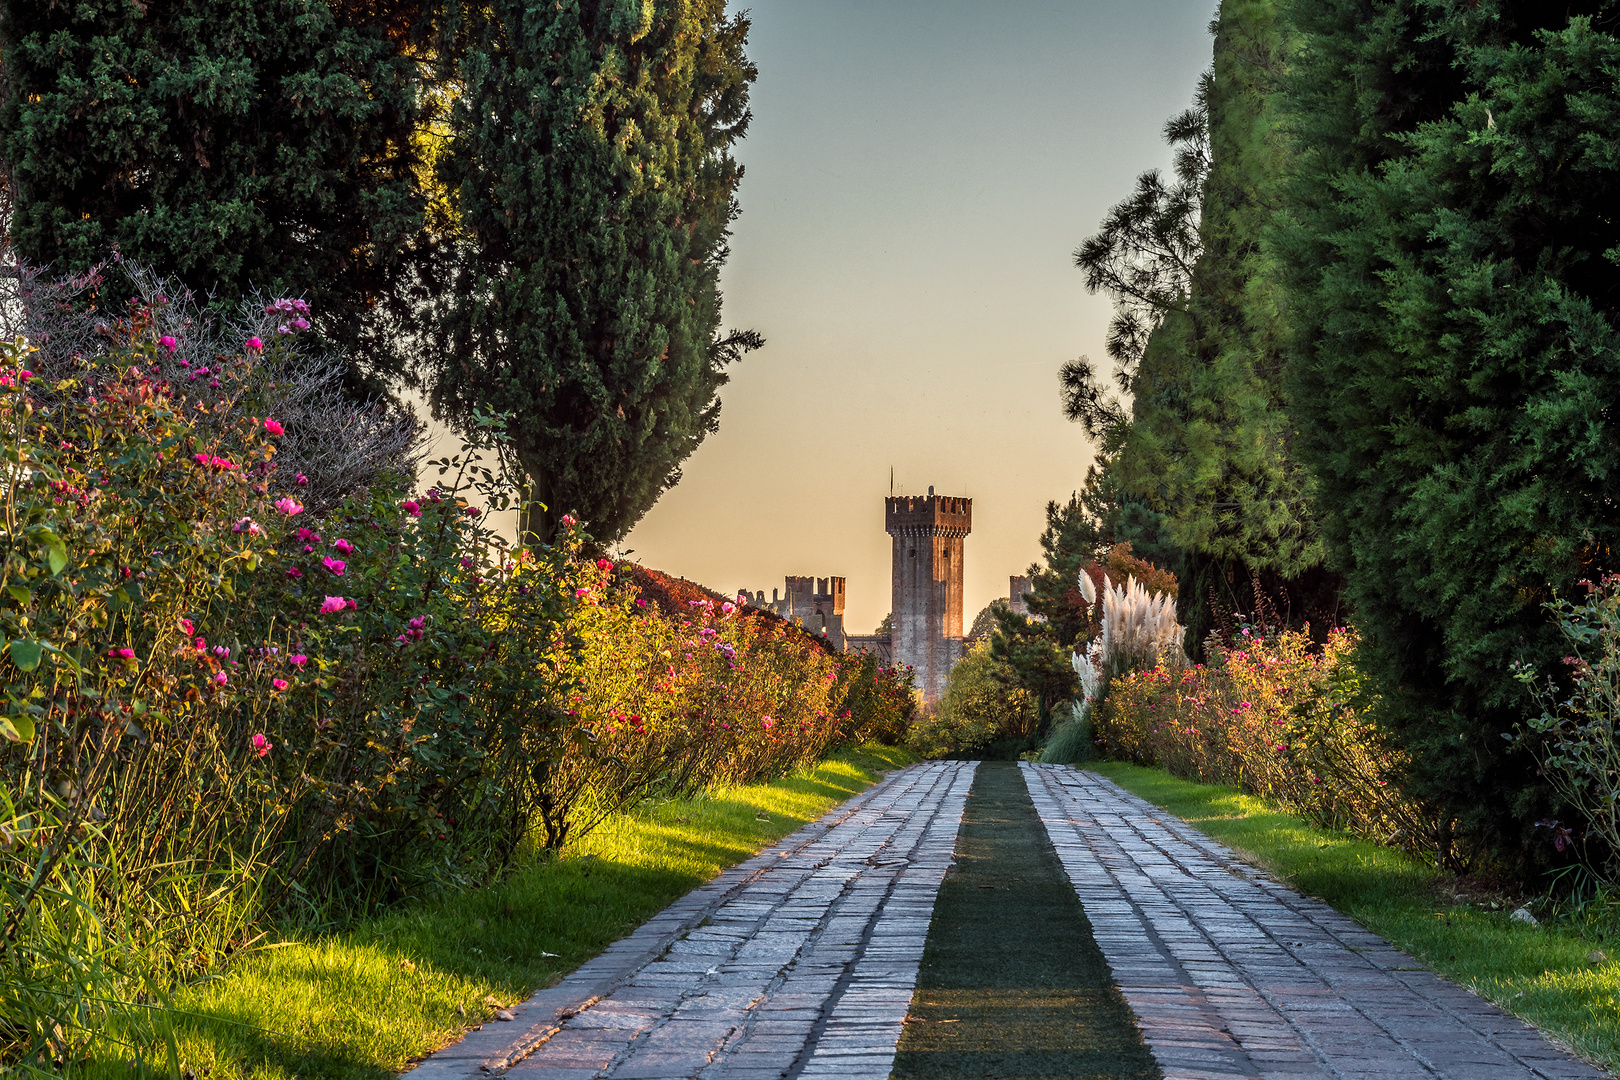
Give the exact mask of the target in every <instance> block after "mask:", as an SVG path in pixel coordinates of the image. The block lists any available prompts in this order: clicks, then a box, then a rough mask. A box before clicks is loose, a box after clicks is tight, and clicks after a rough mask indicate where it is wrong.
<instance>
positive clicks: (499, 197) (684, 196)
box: [429, 0, 762, 541]
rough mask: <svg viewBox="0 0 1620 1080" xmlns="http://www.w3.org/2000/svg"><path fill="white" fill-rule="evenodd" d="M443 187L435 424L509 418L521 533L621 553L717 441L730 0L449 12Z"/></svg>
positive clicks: (732, 44)
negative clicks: (451, 226)
mask: <svg viewBox="0 0 1620 1080" xmlns="http://www.w3.org/2000/svg"><path fill="white" fill-rule="evenodd" d="M449 25H451V26H454V27H458V28H459V30H458V33H459V34H460V38H459V39H458V41H457V43H456V44H455V45H454V46H453V47H446V48H445V50H444V54H445V56H447V57H453V58H454V60H455V70H454V71H453V73H451V75H450V76H448V77H452V78H454V79H455V80H456V81H457V82H458V84H459V87H460V90H459V93H458V94H457V96H456V99H455V102H454V104H453V106H452V108H451V113H450V137H449V141H448V143H447V144H446V147H445V149H444V152H443V154H442V156H441V157H440V158H439V159H438V162H437V169H438V175H439V177H440V178H441V180H442V182H443V183H444V184H445V186H446V188H447V190H448V197H449V200H450V204H451V207H452V209H453V212H454V214H455V217H456V220H457V224H458V228H459V230H460V231H461V242H460V243H459V245H458V249H457V254H456V256H455V266H454V269H453V275H452V277H453V282H452V286H451V287H450V288H448V289H446V290H445V291H444V292H443V294H442V298H443V299H442V302H441V304H440V305H439V310H438V311H437V312H436V317H435V325H436V326H437V328H438V330H439V331H440V333H439V335H438V338H437V344H436V346H435V348H436V349H437V351H436V352H434V353H433V354H432V356H431V357H430V368H431V371H430V372H429V381H430V384H431V387H430V389H431V400H432V402H433V408H434V411H435V413H436V414H437V415H440V416H442V417H444V418H446V419H447V420H450V421H451V422H453V423H457V424H461V425H465V424H466V423H467V422H469V420H470V418H471V417H472V416H473V414H474V413H475V411H477V410H479V409H483V410H486V411H497V412H503V413H511V414H513V415H514V417H515V420H514V423H513V426H512V432H511V433H512V439H513V447H514V452H515V455H516V459H517V462H518V463H520V465H521V468H518V469H516V470H515V472H516V473H517V474H520V475H521V474H522V473H525V472H526V473H527V474H528V476H529V478H530V485H531V487H530V496H529V497H530V499H531V500H532V505H531V511H532V512H531V515H530V518H529V520H528V521H527V522H526V527H527V528H530V529H532V530H533V531H534V533H535V534H536V535H537V536H538V537H540V538H541V539H547V538H549V537H550V536H551V534H552V530H553V529H554V528H555V527H556V524H557V522H558V521H559V520H560V515H561V514H562V513H564V512H565V511H568V512H573V513H575V514H577V515H578V516H579V517H580V518H581V519H582V520H584V521H585V522H586V523H587V524H588V526H589V527H590V528H591V530H592V531H593V532H594V533H595V535H596V536H598V537H599V538H601V539H603V540H608V541H611V540H615V539H617V538H619V537H621V536H623V535H624V534H625V533H626V532H627V531H628V530H629V529H630V527H631V526H632V525H634V524H635V522H636V521H637V520H638V519H639V518H640V517H641V515H642V514H644V513H645V512H646V511H647V509H648V508H649V507H650V506H652V504H653V502H654V501H656V500H657V498H658V496H659V495H660V494H662V493H663V491H664V490H665V489H666V488H668V487H670V486H671V485H673V484H674V483H676V482H677V481H678V480H679V479H680V464H681V462H682V461H684V460H685V459H686V457H687V456H688V455H689V454H691V453H692V451H693V450H694V449H696V448H697V446H698V444H699V443H700V442H701V441H702V440H703V438H704V437H705V436H706V435H708V434H709V433H710V432H711V431H713V430H714V429H715V426H716V424H717V422H718V420H717V418H718V411H719V403H718V401H717V400H716V396H715V395H716V391H717V390H718V388H719V387H720V386H721V385H722V384H723V383H724V382H725V380H726V375H725V367H726V365H727V364H729V363H731V362H732V361H734V360H736V359H737V358H738V357H739V356H740V355H741V354H742V353H744V352H746V351H747V350H749V349H753V348H756V347H758V346H759V345H760V344H762V339H760V338H759V336H758V335H756V334H753V333H752V332H733V333H731V334H728V335H724V336H722V335H720V333H719V324H720V292H719V288H718V281H719V274H720V268H721V266H722V265H723V264H724V262H725V260H726V256H727V254H728V252H727V248H726V245H725V241H726V236H727V233H728V229H729V226H730V223H731V221H732V220H733V219H734V218H735V217H736V215H737V205H736V199H735V194H736V190H737V185H738V183H739V182H740V180H741V179H742V168H741V166H739V165H738V164H737V163H736V162H735V161H734V160H733V158H732V157H731V147H732V146H733V145H734V144H735V143H736V141H737V140H739V139H741V138H742V137H743V134H744V133H745V131H746V130H747V127H748V121H749V112H748V88H749V85H750V84H751V83H752V82H753V80H754V77H755V68H754V66H753V65H752V64H751V63H750V62H749V61H748V59H747V57H746V56H745V55H744V52H743V48H744V45H745V43H746V40H747V35H748V25H749V24H748V20H747V18H746V16H744V15H737V16H735V17H728V16H727V15H726V14H725V4H724V3H723V2H722V0H658V2H656V3H654V2H648V3H645V4H636V5H624V4H615V3H600V2H595V0H567V2H565V3H557V4H544V5H533V4H522V3H517V2H514V0H501V2H498V3H495V4H492V5H473V4H467V5H460V6H458V8H457V12H456V16H455V17H454V18H452V19H451V21H450V24H449Z"/></svg>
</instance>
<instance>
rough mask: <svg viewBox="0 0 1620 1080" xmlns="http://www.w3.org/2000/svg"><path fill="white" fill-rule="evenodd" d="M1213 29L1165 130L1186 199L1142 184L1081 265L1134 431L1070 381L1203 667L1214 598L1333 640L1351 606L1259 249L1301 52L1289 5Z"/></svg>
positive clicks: (1252, 4)
mask: <svg viewBox="0 0 1620 1080" xmlns="http://www.w3.org/2000/svg"><path fill="white" fill-rule="evenodd" d="M1212 29H1213V30H1214V33H1215V47H1214V65H1213V68H1212V70H1211V72H1210V74H1209V75H1208V76H1207V77H1206V78H1205V80H1204V82H1203V83H1202V85H1201V87H1200V90H1199V95H1198V101H1197V103H1196V105H1195V107H1194V108H1193V109H1192V110H1189V111H1188V112H1187V113H1185V114H1183V115H1182V116H1181V117H1178V118H1177V119H1175V120H1173V121H1171V123H1170V124H1168V125H1167V126H1166V129H1165V135H1166V138H1167V140H1168V141H1169V142H1170V143H1171V145H1172V146H1174V147H1176V148H1177V168H1176V173H1177V178H1178V179H1177V183H1176V184H1175V185H1173V186H1170V187H1166V186H1165V185H1163V184H1161V183H1159V182H1158V180H1157V174H1154V173H1150V174H1147V175H1145V176H1144V177H1143V178H1142V179H1141V180H1140V181H1138V185H1137V191H1136V193H1135V194H1134V195H1133V196H1132V197H1131V198H1130V199H1128V200H1126V201H1125V202H1124V203H1121V204H1120V205H1119V206H1118V207H1116V208H1115V209H1114V210H1113V211H1112V212H1111V213H1110V215H1109V217H1108V219H1106V220H1105V221H1104V223H1103V227H1102V229H1101V230H1100V231H1099V232H1098V234H1097V235H1096V236H1094V237H1092V238H1090V239H1089V240H1087V241H1086V243H1085V245H1083V246H1082V247H1081V249H1080V251H1079V252H1077V253H1076V261H1077V263H1078V264H1079V266H1080V267H1081V268H1082V269H1083V270H1085V271H1086V275H1087V285H1088V286H1089V287H1091V288H1092V289H1093V290H1095V289H1097V288H1103V289H1105V290H1107V291H1108V292H1110V293H1111V294H1112V295H1114V296H1115V297H1116V303H1117V305H1118V308H1117V310H1118V312H1119V314H1118V315H1117V316H1116V319H1115V323H1114V326H1113V327H1112V328H1111V330H1110V335H1109V351H1110V353H1111V354H1113V355H1114V356H1115V358H1116V360H1118V361H1120V368H1119V371H1118V377H1119V382H1120V386H1121V388H1122V389H1123V390H1125V391H1126V392H1128V393H1129V394H1130V396H1131V405H1130V415H1129V421H1128V423H1127V422H1125V417H1124V416H1123V413H1122V411H1121V415H1119V416H1118V417H1117V418H1110V417H1099V416H1098V415H1097V414H1098V413H1099V408H1098V406H1097V405H1096V404H1095V403H1096V402H1097V400H1098V398H1099V394H1098V393H1097V392H1096V391H1095V390H1094V389H1085V390H1083V389H1082V388H1084V387H1086V386H1087V381H1088V380H1086V379H1084V378H1083V376H1084V375H1086V374H1088V373H1087V372H1084V371H1080V370H1078V368H1076V367H1074V366H1071V370H1070V371H1069V372H1066V375H1067V378H1066V380H1065V387H1066V390H1067V391H1068V393H1067V398H1066V406H1067V408H1068V411H1069V413H1070V415H1071V416H1073V417H1076V418H1079V419H1082V420H1086V421H1087V423H1088V427H1091V428H1097V427H1099V426H1101V423H1100V420H1101V421H1112V422H1113V423H1114V424H1115V429H1116V430H1117V431H1118V434H1116V435H1113V437H1112V441H1113V443H1114V444H1115V447H1116V449H1115V451H1114V452H1113V453H1112V454H1111V455H1110V456H1111V459H1112V462H1113V473H1114V480H1115V483H1116V484H1117V486H1118V488H1119V489H1120V492H1121V501H1122V504H1123V506H1124V507H1126V508H1128V510H1127V512H1126V513H1125V514H1122V517H1121V523H1122V525H1125V526H1126V528H1125V530H1124V531H1123V532H1122V533H1121V535H1120V536H1119V537H1118V538H1119V539H1121V540H1131V541H1133V542H1134V543H1135V545H1136V547H1137V549H1138V552H1139V553H1140V554H1143V555H1146V556H1148V557H1149V558H1155V556H1156V555H1157V552H1158V551H1159V550H1162V549H1163V548H1171V549H1172V550H1173V551H1174V553H1175V558H1174V562H1175V566H1176V569H1177V571H1178V573H1179V575H1180V578H1181V592H1180V600H1179V607H1180V617H1181V619H1182V621H1183V622H1184V623H1186V624H1187V626H1188V634H1187V639H1188V644H1189V647H1191V648H1192V649H1193V650H1195V651H1196V650H1197V649H1199V647H1200V646H1201V644H1202V641H1203V638H1204V636H1205V634H1207V633H1208V631H1209V630H1210V629H1211V627H1212V625H1213V617H1212V612H1211V609H1210V601H1211V599H1212V598H1213V599H1214V600H1215V602H1216V603H1219V604H1221V605H1222V606H1225V607H1227V608H1228V609H1236V608H1246V607H1248V606H1249V604H1250V603H1251V602H1252V601H1253V594H1252V591H1251V584H1252V583H1254V582H1259V583H1260V584H1261V586H1262V588H1263V589H1264V591H1265V592H1267V593H1268V594H1269V598H1270V599H1271V601H1272V603H1273V604H1274V605H1275V606H1276V607H1277V608H1279V609H1280V610H1281V611H1282V612H1284V613H1285V614H1286V615H1287V616H1288V617H1289V619H1290V621H1291V622H1294V623H1296V624H1297V623H1299V622H1305V621H1312V622H1314V623H1315V624H1316V625H1317V629H1318V630H1320V631H1322V632H1325V631H1326V630H1327V629H1328V626H1327V625H1326V624H1327V623H1330V622H1332V621H1335V619H1336V615H1337V610H1336V609H1337V595H1338V588H1337V579H1336V577H1335V576H1334V575H1332V574H1331V573H1328V572H1327V571H1326V570H1325V569H1324V568H1323V549H1322V546H1321V543H1320V539H1319V529H1318V527H1317V525H1316V522H1315V519H1314V514H1313V511H1312V509H1311V502H1310V497H1309V477H1308V475H1307V473H1306V472H1305V470H1304V469H1303V468H1302V466H1301V465H1300V463H1299V462H1298V461H1297V459H1296V455H1295V454H1294V452H1293V449H1292V444H1293V441H1294V433H1293V425H1292V422H1291V420H1290V418H1289V416H1288V414H1287V411H1286V408H1285V394H1284V386H1283V378H1282V367H1283V363H1282V357H1283V349H1284V345H1285V341H1286V319H1285V312H1284V307H1283V305H1282V303H1281V301H1280V296H1279V293H1280V288H1279V283H1278V274H1277V271H1276V267H1275V265H1274V260H1273V259H1272V258H1271V257H1270V256H1269V255H1268V254H1267V249H1266V247H1265V245H1264V244H1263V243H1262V240H1263V237H1264V234H1265V232H1266V229H1267V228H1268V227H1269V225H1270V223H1271V220H1272V219H1273V217H1274V216H1275V215H1276V214H1277V213H1278V211H1279V210H1280V208H1281V204H1282V199H1281V191H1280V185H1281V183H1282V180H1283V177H1284V175H1285V173H1286V168H1287V164H1288V157H1289V150H1288V144H1287V141H1286V140H1285V139H1284V138H1282V137H1281V134H1280V132H1279V129H1278V123H1277V113H1278V102H1277V94H1276V92H1275V84H1276V81H1277V78H1278V76H1279V75H1280V74H1281V73H1282V71H1283V70H1284V66H1285V56H1286V51H1287V44H1288V40H1287V39H1288V34H1287V31H1286V28H1285V26H1284V23H1283V20H1282V17H1281V14H1280V11H1279V4H1278V2H1277V0H1225V2H1224V3H1222V5H1221V8H1220V12H1219V14H1218V16H1217V18H1216V21H1215V23H1214V25H1213V27H1212ZM1117 267H1122V268H1123V269H1116V268H1117ZM1089 382H1090V383H1091V384H1092V385H1094V384H1095V379H1094V377H1093V378H1092V379H1091V380H1089ZM1155 530H1157V531H1159V532H1162V534H1163V535H1164V537H1165V538H1166V539H1167V540H1168V544H1165V543H1163V541H1159V542H1155V540H1154V538H1153V535H1152V534H1153V532H1154V531H1155ZM1133 532H1134V533H1135V534H1136V535H1130V534H1131V533H1133ZM1143 534H1146V535H1143ZM1144 541H1146V542H1144Z"/></svg>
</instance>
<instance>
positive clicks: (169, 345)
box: [158, 334, 180, 356]
mask: <svg viewBox="0 0 1620 1080" xmlns="http://www.w3.org/2000/svg"><path fill="white" fill-rule="evenodd" d="M158 344H159V345H161V346H163V347H164V348H165V349H167V350H168V351H169V355H170V356H173V355H174V350H175V349H176V348H177V347H179V344H180V343H179V342H178V341H176V340H174V338H172V337H169V336H168V335H167V334H165V335H163V336H162V337H160V338H158Z"/></svg>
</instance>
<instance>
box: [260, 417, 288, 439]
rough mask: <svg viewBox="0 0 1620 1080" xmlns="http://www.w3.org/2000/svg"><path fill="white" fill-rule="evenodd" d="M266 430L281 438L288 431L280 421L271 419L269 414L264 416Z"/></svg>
mask: <svg viewBox="0 0 1620 1080" xmlns="http://www.w3.org/2000/svg"><path fill="white" fill-rule="evenodd" d="M264 430H265V431H267V432H269V433H270V434H271V435H274V436H276V437H277V438H280V437H281V436H282V435H285V434H286V432H287V429H286V428H284V427H282V426H281V425H280V424H279V423H277V422H276V421H274V420H272V419H270V418H269V417H268V416H267V417H265V418H264Z"/></svg>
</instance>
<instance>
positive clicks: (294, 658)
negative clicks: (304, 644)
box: [287, 652, 309, 671]
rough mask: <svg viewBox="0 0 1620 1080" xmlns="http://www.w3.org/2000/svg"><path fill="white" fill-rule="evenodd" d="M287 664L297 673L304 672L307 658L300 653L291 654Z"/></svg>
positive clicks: (307, 661)
mask: <svg viewBox="0 0 1620 1080" xmlns="http://www.w3.org/2000/svg"><path fill="white" fill-rule="evenodd" d="M287 663H289V664H291V665H292V666H293V667H295V668H297V669H298V670H299V671H302V670H304V665H305V664H307V663H309V657H307V656H305V655H304V654H303V653H301V652H299V653H293V654H292V655H291V656H289V657H287Z"/></svg>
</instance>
